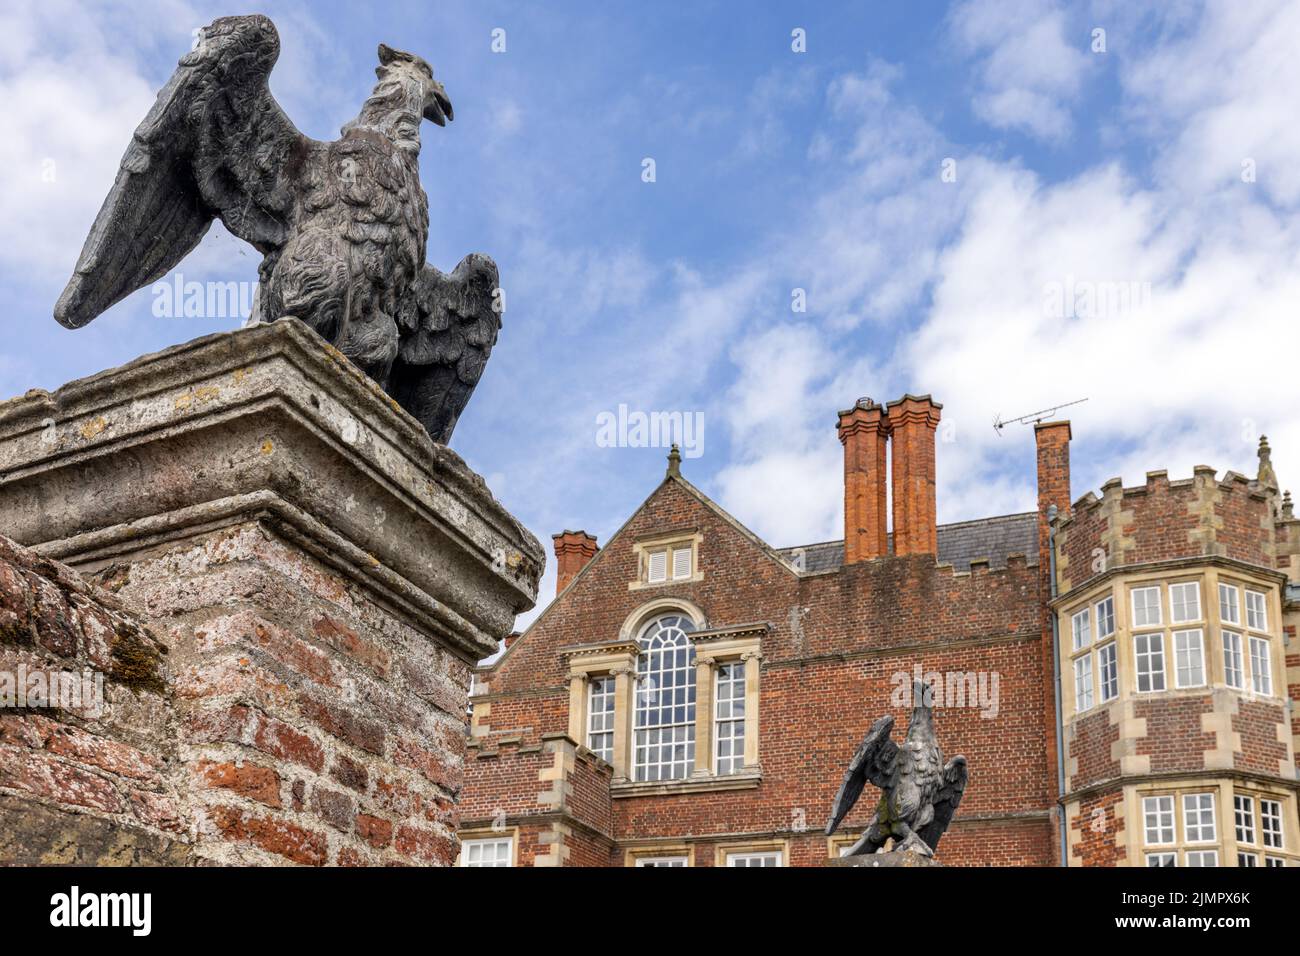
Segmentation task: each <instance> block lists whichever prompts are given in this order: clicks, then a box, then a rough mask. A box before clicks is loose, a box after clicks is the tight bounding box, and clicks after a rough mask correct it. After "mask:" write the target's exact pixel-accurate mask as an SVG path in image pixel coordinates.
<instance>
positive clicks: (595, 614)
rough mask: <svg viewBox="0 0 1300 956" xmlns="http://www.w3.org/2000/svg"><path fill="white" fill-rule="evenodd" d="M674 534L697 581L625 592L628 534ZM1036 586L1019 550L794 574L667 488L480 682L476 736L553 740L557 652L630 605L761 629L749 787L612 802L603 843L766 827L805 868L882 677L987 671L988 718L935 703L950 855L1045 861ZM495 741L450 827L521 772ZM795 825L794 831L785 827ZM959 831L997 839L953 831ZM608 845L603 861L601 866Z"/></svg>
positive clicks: (1045, 776)
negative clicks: (665, 602) (696, 542)
mask: <svg viewBox="0 0 1300 956" xmlns="http://www.w3.org/2000/svg"><path fill="white" fill-rule="evenodd" d="M676 530H682V531H688V530H694V531H698V532H699V533H700V534H702V536H703V540H702V544H701V545H700V561H699V566H700V570H701V571H702V572H703V574H704V579H703V580H702V581H700V582H694V583H689V584H680V585H678V584H675V585H671V586H666V587H663V588H654V589H643V590H636V591H629V589H628V582H630V581H633V580H635V579H636V577H637V566H636V559H635V556H634V554H633V551H632V544H633V542H634V541H636V540H637V539H638V538H639V537H649V536H651V535H662V534H668V533H672V532H674V531H676ZM1038 588H1039V578H1038V574H1037V569H1036V568H1033V567H1026V565H1025V563H1024V561H1023V559H1021V560H1017V561H1013V562H1011V565H1010V567H1008V568H1007V569H1006V570H1005V571H996V572H990V571H988V570H985V569H982V568H981V569H977V570H976V571H975V572H974V573H973V574H954V573H953V572H952V571H951V570H950V569H948V568H937V567H936V566H935V564H934V559H933V557H926V556H914V557H908V558H895V559H887V560H882V561H871V562H864V563H860V564H856V565H853V566H850V567H848V568H846V569H844V570H842V571H840V572H836V573H830V574H823V575H810V576H804V577H799V576H797V575H795V574H794V573H792V572H791V571H790V570H789V569H787V568H786V567H784V566H782V565H780V564H778V563H777V562H776V561H774V560H773V559H771V558H770V557H769V556H768V555H767V554H765V553H764V552H763V550H762V548H761V547H760V546H759V545H757V544H756V543H755V542H754V541H753V540H752V539H751V538H749V537H748V536H747V535H745V534H744V533H742V532H741V531H739V530H738V529H736V528H735V527H734V526H732V525H731V524H730V523H729V522H727V521H726V520H725V519H723V518H721V517H720V516H719V515H718V514H717V513H716V512H714V511H712V510H711V509H709V508H708V507H706V506H704V505H703V504H701V503H700V502H699V500H698V499H697V498H695V497H694V496H693V495H692V494H690V493H689V492H688V491H687V490H686V489H685V488H683V487H682V486H680V485H678V484H677V483H675V482H668V483H666V484H664V485H663V486H661V487H660V489H659V490H658V491H657V492H656V493H655V494H654V495H652V497H651V499H650V500H649V501H648V502H647V503H646V505H645V506H644V508H643V509H642V511H640V512H639V513H638V514H637V515H636V516H635V517H634V518H633V519H632V521H631V522H630V523H629V525H628V526H627V527H626V528H625V529H624V530H623V531H622V532H621V533H620V534H619V535H618V536H617V537H615V538H614V539H612V540H611V541H610V542H608V543H607V545H606V547H605V549H604V550H602V551H601V552H600V554H599V555H598V556H597V557H596V558H595V559H593V562H592V564H591V565H590V566H589V567H588V568H587V570H586V571H585V573H584V574H583V576H582V578H581V579H580V580H579V581H578V582H577V584H576V585H575V586H574V587H573V588H571V589H570V590H569V592H568V593H567V594H566V595H565V597H564V600H562V601H559V602H557V603H555V604H553V605H552V606H551V608H549V609H548V610H547V611H546V613H545V614H544V615H543V616H542V618H541V619H539V621H538V622H537V623H536V624H535V625H534V626H533V628H532V629H531V630H529V631H528V633H527V634H526V635H525V636H524V637H522V638H521V639H519V640H518V641H517V642H516V643H515V644H514V646H513V647H512V648H511V649H510V650H509V652H508V653H507V654H506V655H505V656H504V658H503V659H502V660H501V662H500V663H499V664H498V666H497V667H496V668H495V669H494V670H493V671H492V672H491V673H490V674H489V675H488V681H487V684H488V693H487V694H486V696H485V697H484V698H483V699H484V700H488V701H490V703H491V708H490V712H489V713H488V714H487V715H486V716H485V717H484V718H483V720H484V722H485V723H486V724H487V726H488V727H489V728H490V733H489V734H488V735H487V736H486V737H485V738H483V739H482V741H481V746H482V747H484V748H485V749H489V750H490V749H493V748H494V747H495V746H496V744H495V743H494V741H496V740H497V739H498V738H500V737H506V736H518V737H520V738H521V740H522V742H523V743H524V744H527V743H530V742H536V741H538V740H539V739H540V736H541V735H542V734H543V733H561V732H564V731H565V730H566V729H567V726H568V715H567V707H568V688H567V677H568V672H567V665H566V664H565V662H564V660H563V657H562V655H561V654H560V653H559V651H560V648H562V647H565V646H568V645H572V644H579V643H590V642H592V641H596V640H600V639H611V638H614V637H617V635H618V633H619V628H620V627H621V625H622V624H623V623H624V620H625V619H626V618H627V617H628V615H629V614H631V613H632V612H633V611H634V610H635V609H636V608H637V607H639V606H640V605H642V604H643V603H644V602H647V601H649V600H651V599H655V598H661V597H678V598H683V599H685V600H688V601H690V602H692V603H694V604H696V605H697V606H699V607H700V608H701V609H702V610H703V611H704V612H705V614H706V615H707V616H708V623H709V624H710V625H711V626H721V625H730V624H742V623H749V622H754V621H765V622H768V623H769V624H770V625H771V631H770V633H769V634H768V635H766V636H765V637H764V639H763V656H764V662H763V666H762V676H761V695H762V700H761V715H760V727H761V740H760V760H761V763H762V771H763V778H762V782H761V784H760V786H759V787H758V788H756V789H749V790H729V791H721V792H706V793H695V794H681V795H673V796H641V797H635V798H618V799H615V800H614V801H613V808H612V828H613V836H614V837H615V839H616V840H617V841H618V843H619V845H620V846H626V845H628V844H629V843H635V842H636V841H638V840H651V839H656V838H670V837H679V836H684V835H688V834H689V835H692V836H708V835H710V834H716V835H718V836H724V835H725V836H726V838H727V839H743V838H744V836H745V835H748V834H757V833H772V832H776V833H780V834H782V835H786V836H790V837H791V838H792V839H793V840H795V844H794V845H792V851H791V852H792V856H793V857H794V860H795V862H799V861H801V860H805V861H807V862H809V863H813V862H816V863H820V862H821V861H822V860H824V859H825V858H826V841H825V837H824V836H823V835H822V834H821V833H820V830H821V828H822V827H823V826H824V824H825V821H826V818H827V816H828V813H829V809H830V804H831V801H832V800H833V798H834V795H835V792H836V790H837V789H838V787H839V784H840V779H841V777H842V775H843V772H844V768H845V766H846V765H847V762H848V760H849V758H850V757H851V756H852V754H853V751H854V749H855V748H856V746H857V744H858V743H859V742H860V739H861V737H862V735H863V734H864V733H865V731H866V729H867V727H868V726H869V725H870V723H871V722H872V721H873V720H874V719H875V718H876V717H878V716H880V715H881V714H882V713H884V712H886V711H887V710H889V709H890V695H891V692H892V691H893V690H894V688H895V686H896V683H895V682H893V681H891V676H892V675H893V674H895V673H898V672H905V673H907V674H909V675H910V674H911V672H912V668H913V666H914V665H915V664H917V663H920V664H922V666H923V668H924V670H925V671H927V672H928V671H939V672H944V673H947V672H957V671H961V672H965V671H974V672H981V671H982V672H985V673H986V674H988V673H991V672H996V673H997V675H998V678H999V681H1000V684H999V712H998V714H997V716H996V717H995V718H993V719H985V718H983V717H981V716H980V713H979V711H978V710H977V709H974V708H965V709H962V708H946V707H941V708H939V710H938V711H937V713H936V720H937V724H938V729H939V736H940V741H941V743H942V745H943V747H944V749H945V752H946V753H947V754H949V755H951V754H955V753H958V752H964V753H965V754H966V756H967V758H968V760H969V762H970V766H971V768H972V775H971V782H970V785H969V788H968V789H967V792H966V796H965V799H964V801H963V804H962V807H961V810H960V811H959V815H958V816H959V820H960V823H959V824H958V827H957V829H955V830H954V831H953V832H952V833H950V834H949V836H948V837H945V841H947V840H953V841H954V844H955V845H957V846H961V845H963V844H962V842H961V841H967V843H968V844H969V847H970V849H969V851H967V852H963V853H962V854H961V859H962V861H963V862H966V863H972V864H977V865H978V864H981V863H991V862H997V861H1010V860H1014V861H1015V862H1020V863H1037V864H1044V863H1047V862H1050V859H1051V836H1050V827H1049V824H1048V822H1047V809H1048V806H1049V802H1050V798H1049V796H1048V786H1049V782H1050V779H1049V778H1050V777H1051V774H1054V772H1055V769H1054V767H1053V766H1050V765H1049V760H1048V751H1047V746H1046V741H1047V739H1048V736H1049V735H1050V733H1051V727H1050V725H1049V724H1045V721H1044V714H1045V713H1046V712H1047V710H1048V707H1047V699H1046V697H1045V693H1044V682H1043V678H1042V645H1041V639H1042V637H1041V635H1042V630H1041V613H1040V609H1039V605H1038V602H1037V594H1038ZM796 609H797V611H796ZM792 611H796V613H797V615H798V616H797V618H796V620H797V622H798V626H797V627H795V626H792V613H791V612H792ZM986 686H987V685H986ZM896 714H897V717H898V720H899V725H898V727H897V729H896V731H895V733H896V736H897V737H898V738H900V739H901V737H902V736H903V734H905V732H906V716H907V715H906V711H905V710H903V709H898V710H896ZM508 749H509V748H508V747H501V748H500V753H501V756H499V757H495V758H486V759H473V760H471V761H470V762H469V767H468V768H467V783H466V800H467V803H466V811H465V812H466V815H467V817H466V818H467V819H469V817H470V816H473V815H481V814H484V813H486V812H490V810H491V807H489V806H488V804H491V803H492V802H493V801H494V800H500V799H503V797H502V795H504V794H507V793H508V792H509V790H510V788H511V787H512V786H513V784H512V781H514V780H516V779H517V778H516V776H515V773H516V771H513V770H510V769H507V768H508V766H509V764H511V763H512V762H517V763H519V764H520V766H526V765H529V764H530V762H531V760H532V758H528V757H526V755H524V754H523V753H519V755H518V756H517V757H516V756H513V754H512V753H508V752H507V751H508ZM530 772H531V773H532V777H531V779H532V780H534V781H535V780H536V776H535V769H534V768H532V767H531V766H530V767H529V769H528V770H524V771H520V773H521V774H522V776H524V777H527V776H529V773H530ZM529 786H530V787H531V788H532V789H533V790H535V789H536V787H535V786H534V785H532V784H529ZM505 799H506V800H507V802H510V799H509V798H505ZM872 802H873V800H872V797H871V796H870V795H868V796H866V797H864V798H863V802H862V804H861V805H860V806H859V808H858V809H857V811H856V812H855V813H854V815H853V817H852V818H851V819H850V821H849V825H850V826H853V825H861V824H862V823H864V822H865V820H866V819H867V818H868V817H869V816H870V813H871V810H872ZM471 806H472V807H475V808H476V809H475V810H474V811H471V810H470V809H469V808H470V807H471ZM799 820H802V821H803V822H802V825H804V826H806V827H807V828H808V829H807V831H806V832H805V833H802V834H800V833H798V832H797V831H796V826H795V823H796V821H799ZM967 826H970V827H978V828H979V830H980V831H981V834H984V833H986V832H987V833H989V834H994V835H995V836H996V839H994V840H984V839H983V838H979V839H977V838H975V837H963V836H959V835H958V833H959V832H960V831H961V828H962V827H967ZM795 846H797V847H799V849H795ZM620 852H621V851H619V850H616V851H615V853H614V855H613V857H612V859H614V860H615V861H616V862H621V856H620ZM950 852H951V851H950ZM702 857H708V861H707V862H711V860H712V851H711V850H706V848H705V846H704V845H703V844H702V845H700V846H699V847H697V851H696V858H697V864H703V863H705V862H706V861H705V860H703V859H702Z"/></svg>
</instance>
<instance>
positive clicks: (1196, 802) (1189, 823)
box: [1183, 793, 1216, 866]
mask: <svg viewBox="0 0 1300 956" xmlns="http://www.w3.org/2000/svg"><path fill="white" fill-rule="evenodd" d="M1183 835H1184V838H1185V839H1186V840H1187V842H1188V843H1212V842H1214V840H1215V839H1216V836H1215V827H1214V794H1212V793H1188V794H1184V795H1183ZM1188 865H1189V866H1190V865H1191V864H1190V863H1189V864H1188Z"/></svg>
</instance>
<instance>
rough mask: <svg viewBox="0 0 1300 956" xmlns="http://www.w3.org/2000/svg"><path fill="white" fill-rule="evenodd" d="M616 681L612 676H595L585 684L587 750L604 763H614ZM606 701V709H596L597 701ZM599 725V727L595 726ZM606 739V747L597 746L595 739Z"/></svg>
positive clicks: (602, 745)
mask: <svg viewBox="0 0 1300 956" xmlns="http://www.w3.org/2000/svg"><path fill="white" fill-rule="evenodd" d="M616 686H617V681H616V679H615V677H614V675H613V674H597V675H594V676H592V677H591V678H590V680H589V681H588V683H587V741H586V743H587V749H588V750H590V751H591V752H592V753H594V754H595V755H596V756H598V757H599V758H600V759H601V760H603V761H605V762H606V763H610V764H612V763H613V762H614V724H615V717H614V714H615V712H616V709H617V707H618V699H617V697H616V695H615V688H616ZM598 699H599V701H600V702H602V703H604V702H605V701H608V703H609V706H608V708H605V707H602V708H601V709H600V710H597V709H596V703H597V701H598ZM597 723H599V725H600V726H597ZM598 736H599V737H601V738H602V739H605V738H608V740H609V744H608V746H606V745H604V744H601V745H600V746H597V745H596V743H595V739H596V737H598Z"/></svg>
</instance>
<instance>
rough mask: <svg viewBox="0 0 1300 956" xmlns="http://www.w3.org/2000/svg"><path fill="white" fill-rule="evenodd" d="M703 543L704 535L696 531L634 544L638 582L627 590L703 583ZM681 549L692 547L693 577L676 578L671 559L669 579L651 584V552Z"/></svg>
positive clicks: (629, 584)
mask: <svg viewBox="0 0 1300 956" xmlns="http://www.w3.org/2000/svg"><path fill="white" fill-rule="evenodd" d="M703 542H704V535H702V534H701V533H700V532H698V531H696V530H695V529H690V530H686V531H678V532H675V533H673V534H667V535H657V536H655V537H653V538H642V539H641V540H640V541H634V542H633V543H632V553H633V555H635V556H636V580H635V581H629V582H628V584H627V589H628V590H629V591H641V590H644V589H647V588H663V587H669V586H670V585H674V584H678V585H680V584H696V583H698V582H700V581H703V580H704V572H703V571H701V570H700V546H701V544H702V543H703ZM681 547H690V549H691V576H690V577H689V578H674V577H673V576H672V561H671V559H670V560H669V562H668V578H667V579H666V580H663V581H655V582H653V583H651V581H650V580H649V575H650V572H649V561H650V558H649V555H650V552H651V551H658V550H660V549H662V548H674V549H675V548H681Z"/></svg>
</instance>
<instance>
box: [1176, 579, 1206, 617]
mask: <svg viewBox="0 0 1300 956" xmlns="http://www.w3.org/2000/svg"><path fill="white" fill-rule="evenodd" d="M1169 616H1170V618H1172V619H1173V622H1174V623H1175V624H1181V623H1182V622H1184V621H1199V620H1200V619H1201V586H1200V584H1198V583H1197V582H1195V581H1188V582H1184V583H1182V584H1171V585H1169Z"/></svg>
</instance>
